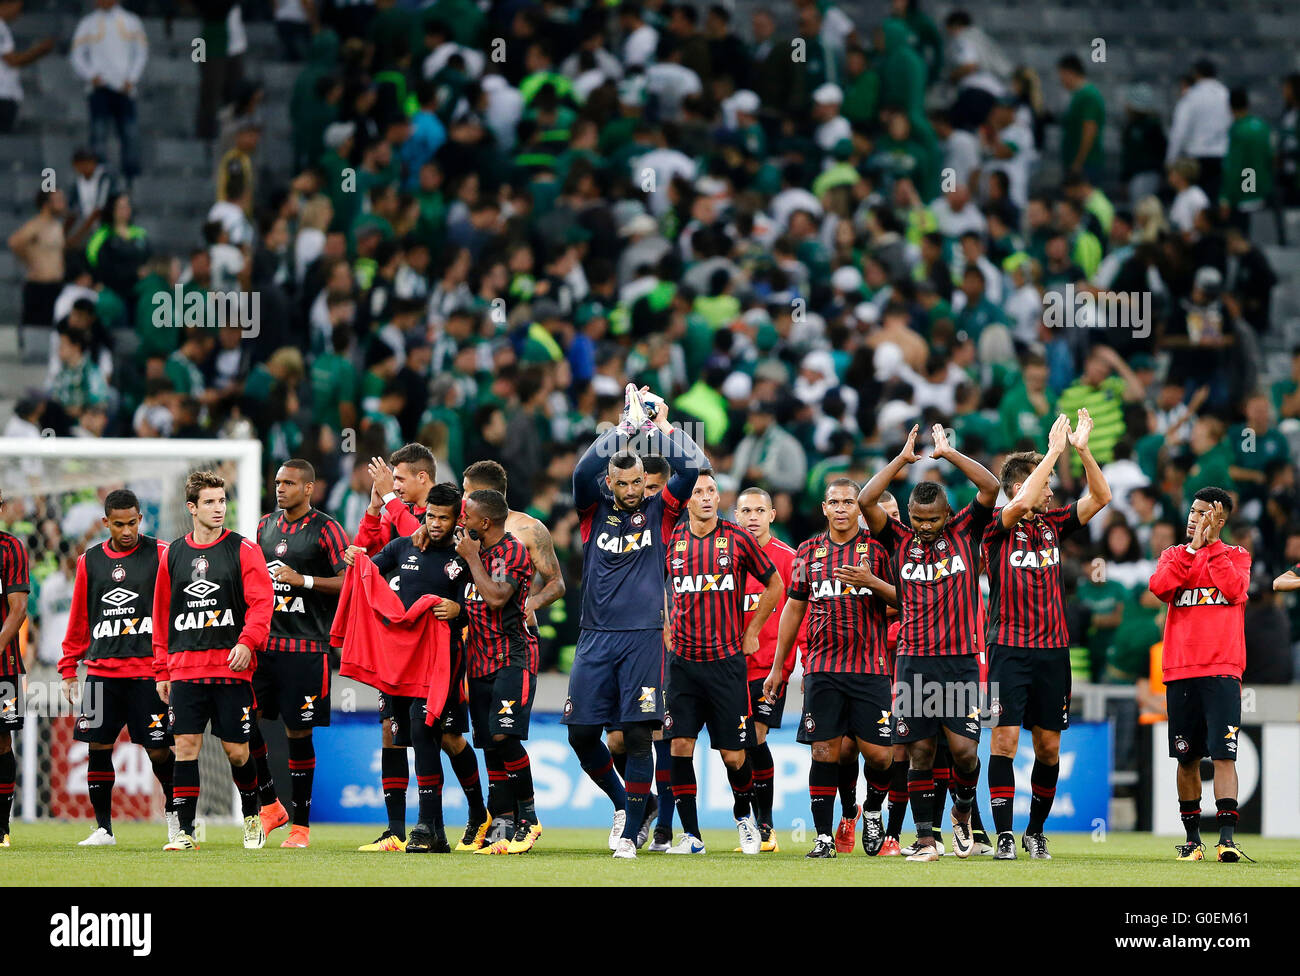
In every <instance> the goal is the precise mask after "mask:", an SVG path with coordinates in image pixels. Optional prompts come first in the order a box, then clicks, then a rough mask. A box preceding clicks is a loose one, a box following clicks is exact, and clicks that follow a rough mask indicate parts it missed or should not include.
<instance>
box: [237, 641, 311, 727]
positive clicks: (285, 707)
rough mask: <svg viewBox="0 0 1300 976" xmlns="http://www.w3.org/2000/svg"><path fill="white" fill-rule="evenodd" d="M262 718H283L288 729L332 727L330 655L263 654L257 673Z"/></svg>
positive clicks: (254, 681) (278, 652)
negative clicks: (330, 725)
mask: <svg viewBox="0 0 1300 976" xmlns="http://www.w3.org/2000/svg"><path fill="white" fill-rule="evenodd" d="M253 692H254V693H255V694H256V695H257V707H258V708H259V709H261V712H262V717H263V718H269V719H277V718H279V719H283V720H284V727H285V728H286V729H294V730H298V729H310V728H314V727H316V726H326V725H329V724H330V661H329V655H327V654H325V653H324V652H316V651H263V652H262V653H261V654H259V655H258V656H257V670H256V671H255V672H253Z"/></svg>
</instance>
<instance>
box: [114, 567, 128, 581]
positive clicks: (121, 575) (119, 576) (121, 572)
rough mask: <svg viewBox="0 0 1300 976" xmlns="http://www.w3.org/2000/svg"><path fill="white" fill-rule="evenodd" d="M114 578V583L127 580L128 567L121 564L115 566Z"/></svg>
mask: <svg viewBox="0 0 1300 976" xmlns="http://www.w3.org/2000/svg"><path fill="white" fill-rule="evenodd" d="M112 576H113V582H114V583H120V582H122V580H124V579H126V567H125V566H123V565H121V564H120V563H119V564H118V565H116V566H114V567H113V573H112Z"/></svg>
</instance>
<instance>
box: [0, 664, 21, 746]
mask: <svg viewBox="0 0 1300 976" xmlns="http://www.w3.org/2000/svg"><path fill="white" fill-rule="evenodd" d="M26 698H27V695H26V689H25V687H23V677H22V674H4V676H0V732H17V730H18V729H21V728H22V719H23V715H26V712H27V702H26Z"/></svg>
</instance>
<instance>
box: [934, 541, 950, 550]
mask: <svg viewBox="0 0 1300 976" xmlns="http://www.w3.org/2000/svg"><path fill="white" fill-rule="evenodd" d="M934 547H935V548H936V549H938V550H939V551H940V552H943V551H944V550H945V549H947V548H948V543H946V542H944V541H943V540H942V539H940V540H939V541H938V542H936V543H935V544H934Z"/></svg>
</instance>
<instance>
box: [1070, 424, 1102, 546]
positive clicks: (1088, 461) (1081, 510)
mask: <svg viewBox="0 0 1300 976" xmlns="http://www.w3.org/2000/svg"><path fill="white" fill-rule="evenodd" d="M1078 420H1079V422H1078V425H1077V426H1076V427H1075V429H1074V433H1072V434H1071V435H1070V443H1071V444H1072V445H1074V450H1075V451H1076V453H1078V455H1079V460H1080V461H1081V462H1083V474H1084V477H1085V478H1087V480H1088V494H1087V495H1085V496H1084V497H1083V498H1080V499H1079V505H1078V508H1077V512H1078V515H1079V524H1080V525H1087V524H1088V521H1089V520H1090V519H1092V518H1093V517H1094V516H1095V515H1096V514H1097V513H1098V512H1100V511H1101V510H1102V509H1103V508H1105V507H1106V506H1107V505H1109V504H1110V498H1111V495H1110V485H1109V484H1108V483H1107V482H1106V476H1105V475H1104V474H1102V473H1101V465H1099V464H1098V463H1097V459H1096V458H1095V457H1093V456H1092V449H1091V448H1089V447H1088V435H1089V434H1091V433H1092V417H1091V416H1090V415H1089V413H1088V411H1087V410H1086V409H1084V408H1083V407H1080V408H1079V414H1078Z"/></svg>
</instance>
